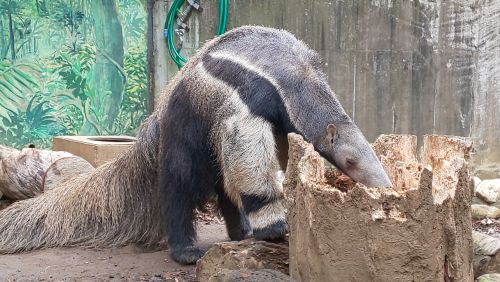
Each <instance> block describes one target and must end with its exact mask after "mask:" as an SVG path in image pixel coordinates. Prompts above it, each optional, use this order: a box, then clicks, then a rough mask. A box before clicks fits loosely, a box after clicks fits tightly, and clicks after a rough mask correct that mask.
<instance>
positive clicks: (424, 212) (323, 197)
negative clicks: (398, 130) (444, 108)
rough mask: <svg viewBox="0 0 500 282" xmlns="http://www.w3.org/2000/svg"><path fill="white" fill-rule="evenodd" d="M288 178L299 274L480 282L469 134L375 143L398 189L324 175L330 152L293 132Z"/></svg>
mask: <svg viewBox="0 0 500 282" xmlns="http://www.w3.org/2000/svg"><path fill="white" fill-rule="evenodd" d="M289 143H290V151H289V155H290V159H289V162H288V168H287V172H286V179H285V182H284V190H285V193H286V194H287V195H288V196H287V200H288V202H289V224H290V275H291V276H292V278H293V279H295V280H296V281H381V282H382V281H445V282H448V281H473V268H472V260H473V252H472V234H471V216H470V203H471V193H472V189H471V188H472V185H471V177H470V173H469V169H468V163H467V159H468V158H469V150H470V149H471V142H470V141H469V140H467V139H461V138H451V137H444V136H426V137H425V138H424V147H423V150H422V151H423V154H422V163H418V162H417V158H416V156H417V154H416V148H415V145H416V136H408V135H406V136H401V135H383V136H382V137H380V138H379V139H377V141H376V142H375V144H374V149H375V151H376V152H377V154H378V155H379V158H380V159H381V162H382V164H383V165H384V168H385V170H386V171H387V173H388V175H389V177H390V178H391V181H392V183H393V185H394V187H395V189H392V188H368V187H365V186H363V185H360V184H354V183H352V182H350V181H346V180H345V179H344V178H342V177H339V174H340V173H339V172H328V173H327V174H326V176H325V172H324V166H323V159H322V158H321V157H320V156H319V154H318V153H317V152H315V151H314V148H313V146H312V145H311V144H308V143H306V142H304V140H303V139H302V137H300V136H298V135H290V136H289Z"/></svg>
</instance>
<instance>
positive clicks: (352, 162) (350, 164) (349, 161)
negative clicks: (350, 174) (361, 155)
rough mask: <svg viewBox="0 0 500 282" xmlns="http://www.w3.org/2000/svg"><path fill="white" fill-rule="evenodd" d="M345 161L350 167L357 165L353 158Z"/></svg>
mask: <svg viewBox="0 0 500 282" xmlns="http://www.w3.org/2000/svg"><path fill="white" fill-rule="evenodd" d="M345 163H346V165H347V166H350V167H353V166H356V161H355V160H353V159H347V160H346V161H345Z"/></svg>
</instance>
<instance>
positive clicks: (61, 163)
mask: <svg viewBox="0 0 500 282" xmlns="http://www.w3.org/2000/svg"><path fill="white" fill-rule="evenodd" d="M2 151H3V152H7V150H3V149H2ZM93 169H94V168H93V167H92V165H90V164H89V163H88V162H87V161H85V160H84V159H82V158H80V157H76V156H74V155H72V154H70V153H67V152H54V151H47V150H38V149H29V148H26V149H23V150H21V151H17V150H11V151H10V153H9V154H8V155H7V154H2V158H1V159H0V192H1V193H3V194H4V195H5V197H7V198H9V199H11V200H23V199H27V198H32V197H35V196H37V195H39V194H41V193H43V192H44V191H47V190H50V189H52V188H54V187H56V186H57V185H58V184H60V183H62V182H64V181H66V180H68V179H69V178H71V177H74V176H76V175H79V174H81V173H83V172H88V171H91V170H93Z"/></svg>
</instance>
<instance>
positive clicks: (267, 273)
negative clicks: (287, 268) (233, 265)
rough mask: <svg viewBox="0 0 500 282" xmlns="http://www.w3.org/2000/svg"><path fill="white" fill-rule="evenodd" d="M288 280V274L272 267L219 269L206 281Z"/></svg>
mask: <svg viewBox="0 0 500 282" xmlns="http://www.w3.org/2000/svg"><path fill="white" fill-rule="evenodd" d="M269 281H273V282H274V281H276V282H289V281H292V280H291V278H290V276H288V275H286V274H284V273H282V272H279V271H276V270H273V269H224V268H223V269H221V270H220V271H219V272H218V273H216V274H215V275H213V276H212V277H210V278H209V279H208V282H269Z"/></svg>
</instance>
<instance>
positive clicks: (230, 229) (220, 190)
mask: <svg viewBox="0 0 500 282" xmlns="http://www.w3.org/2000/svg"><path fill="white" fill-rule="evenodd" d="M216 191H217V202H218V205H219V210H220V212H221V214H222V216H223V217H224V221H225V223H226V229H227V233H228V235H229V238H230V239H231V240H233V241H239V240H243V239H245V238H246V237H247V236H249V235H250V234H251V233H252V229H251V227H250V223H249V222H248V218H247V216H246V214H245V213H244V212H243V211H242V210H240V209H239V208H238V207H237V206H236V205H235V204H233V203H232V202H231V200H230V199H229V197H228V196H227V195H226V192H225V191H224V185H223V184H222V182H220V183H218V184H217V188H216Z"/></svg>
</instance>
